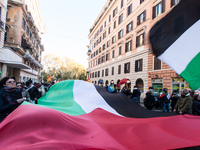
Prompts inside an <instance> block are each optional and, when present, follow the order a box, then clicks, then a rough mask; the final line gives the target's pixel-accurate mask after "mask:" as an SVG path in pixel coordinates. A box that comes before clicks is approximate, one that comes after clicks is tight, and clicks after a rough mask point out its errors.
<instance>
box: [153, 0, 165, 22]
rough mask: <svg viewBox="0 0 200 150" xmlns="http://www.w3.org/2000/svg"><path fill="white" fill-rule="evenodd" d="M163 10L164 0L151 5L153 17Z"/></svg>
mask: <svg viewBox="0 0 200 150" xmlns="http://www.w3.org/2000/svg"><path fill="white" fill-rule="evenodd" d="M163 12H165V0H162V1H161V2H160V3H159V4H157V5H155V6H154V7H153V14H152V15H153V17H152V18H153V19H154V18H156V17H157V16H159V15H160V14H161V13H163Z"/></svg>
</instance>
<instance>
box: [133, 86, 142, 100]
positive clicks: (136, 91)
mask: <svg viewBox="0 0 200 150" xmlns="http://www.w3.org/2000/svg"><path fill="white" fill-rule="evenodd" d="M140 95H141V92H140V90H139V89H138V88H137V86H136V85H135V86H134V89H133V93H132V99H133V100H134V102H136V103H140Z"/></svg>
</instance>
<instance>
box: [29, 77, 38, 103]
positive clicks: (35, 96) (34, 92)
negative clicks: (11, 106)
mask: <svg viewBox="0 0 200 150" xmlns="http://www.w3.org/2000/svg"><path fill="white" fill-rule="evenodd" d="M26 90H27V91H28V92H29V95H30V97H31V101H32V102H33V103H35V104H37V99H38V98H40V92H39V91H38V89H37V87H35V86H34V85H33V84H32V83H31V82H30V81H26Z"/></svg>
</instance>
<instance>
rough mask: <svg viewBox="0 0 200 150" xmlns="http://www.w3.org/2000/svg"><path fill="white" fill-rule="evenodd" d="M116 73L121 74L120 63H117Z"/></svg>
mask: <svg viewBox="0 0 200 150" xmlns="http://www.w3.org/2000/svg"><path fill="white" fill-rule="evenodd" d="M118 74H121V65H118Z"/></svg>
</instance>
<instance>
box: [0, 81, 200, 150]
mask: <svg viewBox="0 0 200 150" xmlns="http://www.w3.org/2000/svg"><path fill="white" fill-rule="evenodd" d="M199 126H200V117H199V116H193V115H177V114H176V113H166V112H156V111H151V110H147V109H145V108H143V107H142V106H140V105H139V104H137V103H135V102H134V101H133V100H132V99H130V98H128V97H127V96H126V95H124V94H123V93H110V92H108V91H107V89H106V88H105V87H101V86H95V85H93V84H92V83H88V82H86V81H79V80H76V81H74V80H67V81H62V82H58V83H56V84H54V85H53V86H52V87H51V88H50V89H49V91H48V92H47V93H46V94H45V95H44V96H43V97H41V98H40V99H39V100H38V104H37V105H36V104H31V103H28V102H24V103H23V104H22V105H20V106H19V107H18V108H17V109H16V110H14V111H13V112H12V113H11V114H10V115H9V116H7V117H6V118H5V119H4V120H3V122H1V123H0V141H1V142H0V148H1V149H2V150H47V149H48V150H166V149H181V148H184V150H189V149H195V148H200V147H199V146H200V134H199V133H200V128H199Z"/></svg>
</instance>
